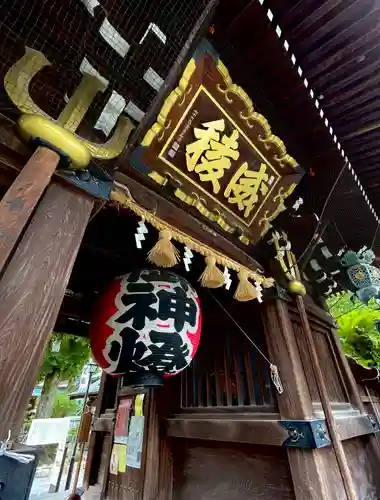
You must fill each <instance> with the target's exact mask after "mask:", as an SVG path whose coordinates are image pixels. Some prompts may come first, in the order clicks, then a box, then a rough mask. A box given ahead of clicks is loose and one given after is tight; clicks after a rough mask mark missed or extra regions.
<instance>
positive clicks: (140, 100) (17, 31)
mask: <svg viewBox="0 0 380 500" xmlns="http://www.w3.org/2000/svg"><path fill="white" fill-rule="evenodd" d="M207 4H208V1H207V0H198V1H197V2H189V1H188V0H172V1H168V0H155V1H149V0H30V1H26V0H12V1H11V0H1V1H0V73H1V78H2V82H3V83H4V79H5V78H6V75H7V72H8V71H9V69H10V68H11V67H12V65H14V64H15V63H16V62H17V61H19V60H20V58H22V57H23V56H24V54H25V48H26V47H29V48H30V49H33V50H35V51H39V52H41V53H42V54H43V56H38V57H39V58H40V59H39V60H38V62H36V58H35V59H34V60H30V61H29V68H28V74H29V75H32V78H31V79H30V82H29V83H26V75H25V70H24V73H23V74H21V75H19V78H18V79H16V80H15V79H13V80H12V82H11V83H9V82H8V89H7V92H5V91H4V85H2V87H1V88H2V95H1V100H0V113H3V114H5V115H7V116H10V117H14V116H16V115H17V113H18V111H17V107H19V106H17V107H16V106H15V105H14V99H12V100H10V99H9V90H10V91H11V93H13V94H14V96H13V97H15V98H17V99H18V100H19V101H20V100H21V101H22V102H21V104H22V105H24V106H25V105H26V106H28V102H27V99H28V97H27V95H22V96H21V95H17V94H21V93H22V92H23V91H25V89H27V90H28V91H29V96H30V99H31V100H32V101H33V103H34V104H36V105H37V106H39V107H40V108H41V109H42V110H43V111H44V112H46V113H47V114H48V115H49V116H51V117H52V118H54V119H57V118H58V117H59V115H60V113H62V110H63V109H64V107H65V105H66V103H67V101H68V99H69V98H70V97H71V96H72V94H73V92H74V90H75V89H77V88H78V85H79V84H80V82H81V80H82V77H83V75H84V74H90V75H93V76H96V77H97V79H98V80H99V87H100V90H99V91H98V92H96V95H95V97H94V99H93V100H92V102H91V105H90V107H89V109H88V111H87V112H86V113H85V116H84V118H83V120H82V121H81V123H80V126H79V128H78V130H76V132H77V133H80V134H81V135H82V136H85V137H86V138H89V139H96V138H99V137H100V138H102V139H104V137H108V136H110V134H111V132H112V131H113V129H114V127H115V124H116V122H117V120H118V118H119V116H120V115H122V114H125V115H128V116H129V117H130V118H131V119H132V120H133V121H134V122H139V121H141V119H142V117H143V116H144V114H145V113H146V112H147V110H148V108H149V105H150V104H151V103H152V101H153V99H154V98H155V96H156V94H157V92H158V90H159V89H160V87H161V85H162V84H163V82H164V80H165V78H166V76H167V74H168V72H169V70H170V68H171V66H172V65H173V63H174V61H175V60H176V58H177V56H178V54H179V52H180V50H181V48H182V47H183V45H184V43H185V41H186V39H187V38H188V36H189V33H190V31H191V29H192V27H193V25H194V23H195V22H196V20H197V19H198V18H199V16H200V15H201V14H202V11H203V10H204V8H205V7H206V5H207ZM38 57H37V59H38ZM41 58H42V59H43V61H42V59H41ZM44 58H46V60H47V61H48V62H46V61H45V60H44ZM31 59H33V58H31ZM41 61H42V63H41ZM49 63H50V64H49ZM38 64H39V65H40V66H38V71H36V70H37V66H35V67H34V68H33V65H38ZM34 73H35V74H34ZM8 80H10V79H9V78H8ZM15 81H16V82H17V84H15ZM12 85H13V89H12V88H11V89H9V87H10V86H12ZM24 94H25V92H24ZM12 101H13V102H12Z"/></svg>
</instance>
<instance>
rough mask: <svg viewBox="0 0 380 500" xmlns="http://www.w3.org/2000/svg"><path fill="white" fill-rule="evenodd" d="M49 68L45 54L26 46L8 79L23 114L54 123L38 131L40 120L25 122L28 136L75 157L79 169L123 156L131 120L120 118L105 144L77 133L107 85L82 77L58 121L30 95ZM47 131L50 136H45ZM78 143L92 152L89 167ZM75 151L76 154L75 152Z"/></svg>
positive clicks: (7, 85) (9, 91)
mask: <svg viewBox="0 0 380 500" xmlns="http://www.w3.org/2000/svg"><path fill="white" fill-rule="evenodd" d="M49 65H50V62H49V61H48V59H47V58H46V57H45V56H44V55H43V54H42V53H41V52H39V51H37V50H34V49H31V48H30V47H26V48H25V54H24V56H23V57H22V58H21V59H20V60H19V61H17V62H16V63H15V64H14V65H13V66H12V67H11V68H10V69H9V70H8V71H7V73H6V75H5V77H4V88H5V90H6V92H7V94H8V96H9V97H10V99H11V100H12V102H13V103H14V104H15V106H16V107H17V108H18V109H19V110H20V111H21V112H22V113H23V114H25V115H34V116H35V117H43V118H44V119H47V120H50V121H51V123H52V126H50V127H49V126H48V124H46V123H45V122H43V126H42V127H41V129H40V130H38V129H37V128H36V123H37V122H38V121H35V120H21V121H20V124H19V126H20V128H21V129H22V131H23V134H24V136H25V137H29V138H36V137H38V138H40V139H42V140H45V141H46V142H47V143H50V144H53V145H54V146H56V147H57V148H58V149H61V150H62V151H63V152H64V153H65V154H67V155H68V156H69V157H70V158H71V160H72V162H73V165H74V166H75V167H77V168H83V167H85V166H86V165H87V164H88V161H89V159H90V156H92V157H94V158H99V159H104V160H109V159H112V158H116V157H117V156H119V155H120V154H121V153H122V151H123V149H124V147H125V145H126V143H127V140H128V137H129V134H130V133H131V131H132V129H133V128H134V126H133V124H132V122H131V121H130V120H129V119H128V118H126V117H121V118H120V119H119V122H118V124H117V127H116V130H115V132H114V134H113V136H112V137H111V138H110V139H109V140H108V141H106V142H105V143H103V144H98V143H94V142H91V141H87V140H86V139H82V138H81V137H79V136H77V135H75V133H74V132H75V131H76V130H77V128H78V126H79V125H80V123H81V121H82V120H83V118H84V116H85V114H86V112H87V111H88V108H89V107H90V105H91V103H92V101H93V100H94V98H95V96H96V94H97V93H98V92H99V91H100V90H102V89H103V88H104V86H105V85H104V83H102V82H101V81H100V80H99V79H98V78H97V77H95V76H91V75H87V74H86V75H84V76H83V77H82V80H81V83H80V84H79V86H78V88H77V89H76V90H75V92H74V93H73V95H72V96H71V98H70V100H69V102H68V103H67V104H66V106H65V108H64V109H63V111H62V113H61V114H60V116H59V118H58V120H57V121H54V120H53V119H52V118H51V117H50V116H49V115H48V114H47V113H45V112H44V111H43V110H42V109H41V108H39V107H38V106H37V105H36V104H35V103H34V102H33V100H32V98H31V96H30V94H29V85H30V82H31V80H32V78H33V77H34V76H35V75H36V74H37V73H38V72H39V71H40V70H41V69H42V68H44V67H45V66H49ZM41 123H42V122H41ZM59 128H61V130H62V133H61V134H59ZM43 132H44V133H46V135H43ZM51 141H57V142H51ZM77 142H80V143H81V144H82V146H84V147H85V148H86V149H87V150H88V152H89V154H88V155H87V157H88V161H87V163H86V164H84V162H85V158H86V155H85V154H82V153H80V154H79V151H81V148H80V147H77V146H74V144H76V143H77ZM74 151H75V153H73V152H74ZM72 154H73V156H72Z"/></svg>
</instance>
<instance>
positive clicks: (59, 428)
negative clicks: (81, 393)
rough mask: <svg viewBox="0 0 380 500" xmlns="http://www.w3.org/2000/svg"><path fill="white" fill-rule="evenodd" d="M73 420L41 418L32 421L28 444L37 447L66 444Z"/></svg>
mask: <svg viewBox="0 0 380 500" xmlns="http://www.w3.org/2000/svg"><path fill="white" fill-rule="evenodd" d="M70 422H71V418H70V417H68V418H41V419H36V420H32V425H31V426H30V429H29V434H28V437H27V439H26V444H27V445H30V446H37V445H43V444H56V443H57V444H58V443H62V442H65V443H66V439H67V435H68V433H69V429H70Z"/></svg>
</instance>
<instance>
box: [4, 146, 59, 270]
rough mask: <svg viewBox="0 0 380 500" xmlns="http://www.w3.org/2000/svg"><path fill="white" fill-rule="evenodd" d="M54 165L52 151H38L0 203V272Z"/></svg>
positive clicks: (53, 152) (55, 157) (48, 179)
mask: <svg viewBox="0 0 380 500" xmlns="http://www.w3.org/2000/svg"><path fill="white" fill-rule="evenodd" d="M58 163H59V155H58V154H57V153H56V152H55V151H51V150H50V149H47V148H43V147H40V148H38V149H37V150H36V151H35V153H34V154H33V155H32V157H31V158H30V160H29V161H28V163H27V164H26V165H25V167H24V168H23V169H22V170H21V172H20V173H19V175H18V176H17V179H16V180H15V181H14V182H13V184H12V185H11V187H10V188H9V189H8V191H7V192H6V193H5V195H4V196H3V198H2V200H1V201H0V273H1V271H2V270H3V269H4V266H5V264H6V262H7V260H8V258H9V256H10V254H11V252H12V250H13V248H14V246H15V245H16V243H17V241H18V239H19V238H20V236H21V233H22V231H23V229H24V227H25V225H26V224H27V222H28V220H29V219H30V217H31V215H32V213H33V210H34V209H35V207H36V205H37V203H38V201H39V199H40V198H41V196H42V194H43V192H44V191H45V189H46V187H47V186H48V185H49V182H50V179H51V176H52V175H53V173H54V171H55V169H56V167H57V165H58Z"/></svg>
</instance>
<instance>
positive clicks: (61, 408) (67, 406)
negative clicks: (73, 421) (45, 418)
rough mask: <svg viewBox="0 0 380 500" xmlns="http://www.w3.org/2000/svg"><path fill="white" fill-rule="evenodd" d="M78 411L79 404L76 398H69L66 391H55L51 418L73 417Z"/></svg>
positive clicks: (79, 408)
mask: <svg viewBox="0 0 380 500" xmlns="http://www.w3.org/2000/svg"><path fill="white" fill-rule="evenodd" d="M80 413H81V406H80V404H79V403H78V402H77V401H76V400H71V399H70V397H69V394H68V393H65V392H63V393H57V395H56V396H55V398H54V402H53V413H52V418H64V417H73V416H77V415H80Z"/></svg>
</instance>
